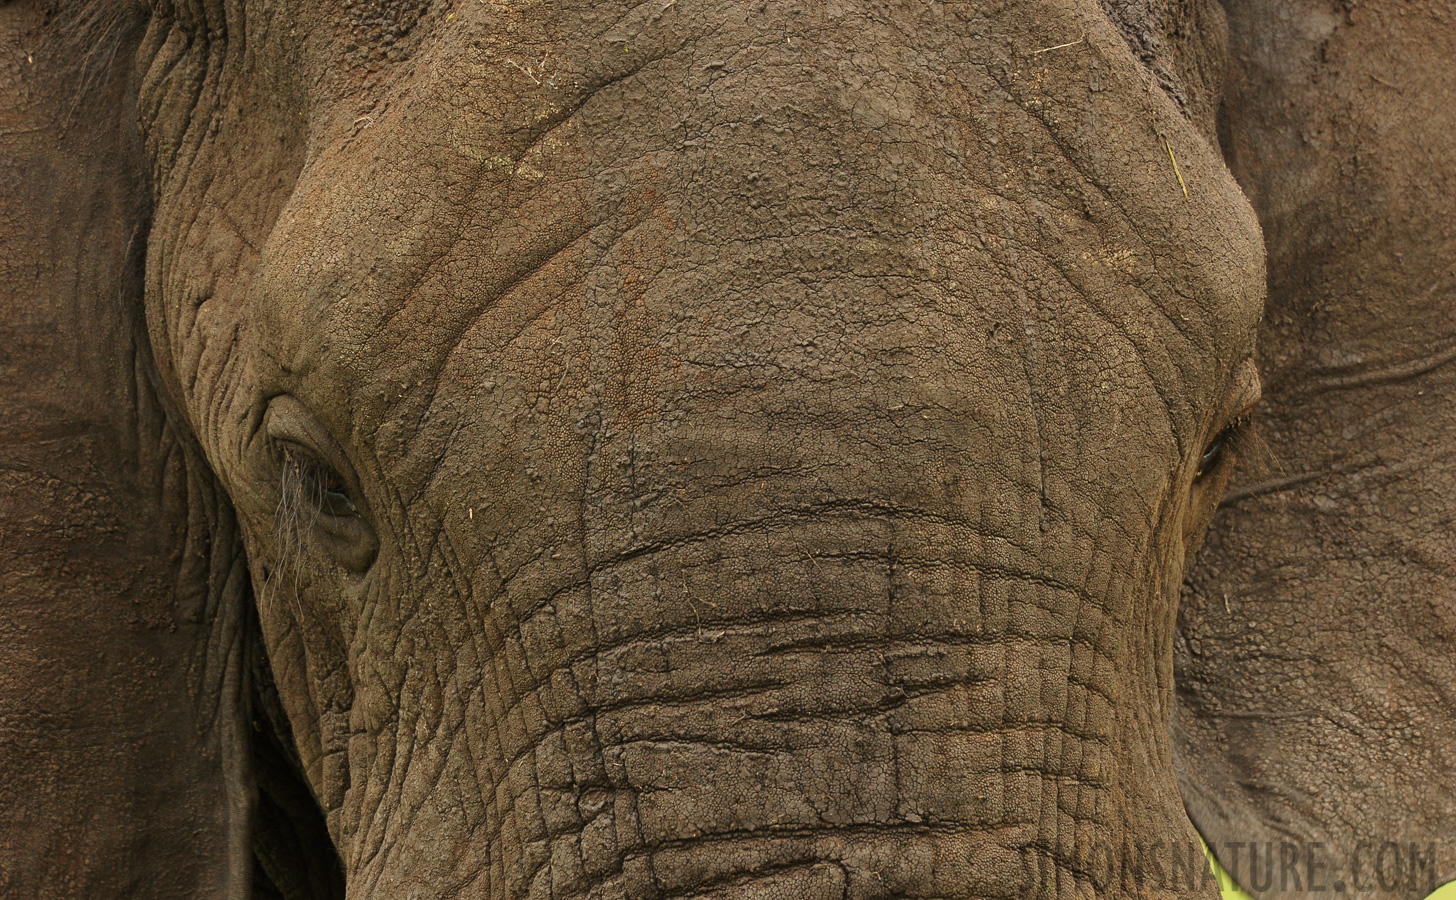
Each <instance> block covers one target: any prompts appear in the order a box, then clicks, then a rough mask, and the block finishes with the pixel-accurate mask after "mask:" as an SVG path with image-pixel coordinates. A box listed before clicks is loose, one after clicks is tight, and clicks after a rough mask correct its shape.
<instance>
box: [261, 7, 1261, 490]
mask: <svg viewBox="0 0 1456 900" xmlns="http://www.w3.org/2000/svg"><path fill="white" fill-rule="evenodd" d="M660 5H661V6H662V9H660V10H656V5H653V4H648V5H647V6H642V7H636V8H635V9H634V10H633V11H632V13H631V14H630V15H628V16H626V17H625V18H622V17H604V16H595V17H593V16H584V15H582V14H581V11H580V10H572V9H569V8H565V7H563V8H561V9H557V10H555V11H551V10H534V8H532V9H533V10H534V11H533V12H529V14H528V13H527V12H522V13H521V14H520V15H519V16H514V17H513V16H508V15H504V14H502V13H500V12H499V10H496V11H495V12H490V11H489V9H488V8H486V7H484V6H482V7H481V10H485V11H473V12H471V11H463V12H462V13H461V18H460V20H459V21H456V22H454V24H453V26H451V27H453V28H455V29H456V31H453V32H452V31H451V30H450V28H449V27H447V23H445V22H443V21H437V22H435V24H434V25H433V26H432V27H433V29H434V31H432V32H431V35H430V37H429V40H428V41H426V40H424V39H421V41H420V44H419V47H418V48H417V49H416V51H415V56H414V57H413V58H412V59H411V60H410V61H409V63H408V64H407V65H405V64H402V65H401V66H400V67H399V70H398V78H397V79H396V83H394V84H392V86H390V87H388V88H387V89H386V88H383V87H380V88H374V89H370V90H361V91H359V92H357V93H356V94H353V95H349V96H348V98H347V99H337V98H336V99H332V100H328V101H327V102H325V101H324V100H320V101H319V108H320V110H322V111H321V112H317V113H316V114H315V124H314V126H313V127H314V133H313V134H312V135H311V137H310V141H311V143H312V144H313V145H314V147H315V149H314V150H313V152H312V153H311V154H310V158H309V162H308V163H307V164H306V165H305V167H304V169H303V172H302V174H301V176H300V178H299V180H298V182H297V184H296V186H295V188H294V190H293V193H292V196H291V198H290V200H289V201H288V203H287V205H286V207H285V208H284V210H283V212H282V214H281V216H280V217H279V219H278V221H277V224H276V226H275V227H274V228H273V230H272V233H271V234H270V236H269V238H268V242H267V245H266V248H265V252H264V263H263V266H262V273H263V276H264V278H263V282H262V283H263V285H264V290H262V291H259V292H255V293H254V294H253V304H254V306H253V315H254V316H255V318H257V319H259V320H261V321H263V322H265V323H268V324H269V325H270V327H266V328H263V329H260V333H261V334H262V335H264V336H265V337H264V339H265V340H267V341H272V342H275V343H276V344H277V345H278V346H277V347H276V348H275V350H274V355H275V356H277V357H279V358H284V359H298V358H300V357H302V358H304V359H306V360H307V361H308V363H307V366H306V367H307V368H309V369H311V370H312V369H315V368H316V369H317V370H319V371H321V372H322V373H325V374H326V375H327V376H328V377H325V378H322V379H317V380H315V381H314V382H313V383H312V385H311V386H310V388H309V389H310V390H315V391H322V392H325V393H329V392H332V393H333V394H335V395H340V394H342V395H346V396H345V397H339V396H333V397H330V398H328V399H326V400H324V401H321V402H320V403H319V404H318V405H320V406H322V407H324V408H326V409H348V410H350V411H351V416H352V421H351V422H348V423H339V425H340V428H341V429H345V430H347V429H353V430H354V431H355V433H356V434H361V435H368V436H369V439H370V440H372V441H374V442H375V443H376V445H377V449H378V451H379V455H380V456H381V457H388V458H390V459H394V460H401V461H404V464H403V466H402V469H401V472H400V475H401V477H405V478H407V479H409V478H413V479H414V480H416V481H417V482H418V480H420V479H429V478H435V477H439V476H440V475H441V473H442V472H449V471H450V469H451V466H450V465H448V464H444V465H442V460H446V461H448V460H449V459H451V458H455V457H456V456H458V454H454V453H452V452H451V451H450V447H451V446H453V443H459V442H460V441H462V440H466V439H467V437H468V440H469V441H470V442H473V444H474V446H476V447H482V446H484V447H496V448H499V451H500V453H502V454H504V455H503V456H502V457H501V459H502V460H505V459H510V460H515V461H513V462H511V463H510V464H509V465H510V466H511V467H513V468H514V469H520V468H521V467H520V465H518V461H519V459H520V458H521V457H522V456H523V455H524V456H526V457H531V456H533V455H534V456H537V457H539V458H540V459H546V458H551V457H552V455H553V454H555V455H556V456H557V458H565V457H564V456H562V454H565V455H568V456H572V457H574V458H584V454H585V453H586V452H587V451H585V450H582V449H581V448H582V444H581V435H583V434H587V433H602V434H612V435H628V434H636V435H641V434H644V433H647V432H649V431H654V430H655V433H657V434H658V435H659V437H661V436H663V435H667V434H669V433H670V434H672V435H676V436H677V439H680V441H679V443H678V444H677V445H676V446H678V448H679V450H680V451H681V452H682V453H683V454H686V457H691V456H692V455H693V454H694V453H708V454H718V453H721V452H722V442H721V441H720V440H711V441H699V440H697V439H696V438H693V437H692V435H693V434H696V433H699V432H701V433H704V434H706V433H708V431H711V430H712V429H717V433H719V434H736V435H737V436H736V437H734V438H732V440H735V441H738V442H739V444H738V446H740V447H742V448H744V450H745V453H746V455H747V456H749V457H753V456H756V457H759V458H761V459H762V460H763V462H764V463H765V465H770V466H793V465H798V464H799V462H796V461H795V460H797V459H799V457H800V456H802V454H801V453H798V451H799V450H802V447H801V446H800V445H798V444H796V443H795V441H793V440H791V439H788V438H784V439H783V440H779V439H777V438H770V437H769V435H770V434H771V433H772V432H773V431H774V429H775V428H779V429H783V430H784V433H785V434H788V433H789V431H790V430H791V429H799V430H800V431H801V432H802V433H812V434H817V435H819V437H817V438H815V440H819V441H825V442H830V443H834V444H837V445H839V446H843V447H847V446H849V445H850V444H856V445H858V446H861V447H864V448H879V449H878V450H876V451H873V452H872V451H871V450H869V449H866V450H865V452H864V454H863V455H864V458H865V460H866V463H865V465H866V466H869V467H871V468H874V467H875V465H876V464H872V463H870V462H868V460H870V459H872V458H875V457H876V456H877V454H879V455H881V456H882V454H881V453H880V451H882V450H883V449H884V448H885V447H887V446H895V447H902V448H914V452H911V453H909V455H908V456H907V457H905V458H906V459H907V460H908V459H911V458H914V459H917V460H920V461H921V462H922V463H923V464H924V465H925V466H932V467H933V466H934V465H936V462H935V461H936V460H937V459H938V460H941V461H945V460H946V459H949V458H961V459H962V465H961V468H962V469H964V467H965V465H970V464H972V463H974V466H975V467H978V468H979V470H980V471H981V473H982V476H983V477H984V478H988V479H992V480H995V479H998V478H1000V479H1002V480H1003V481H1004V483H1005V484H1007V485H1014V486H1019V487H1020V488H1024V489H1027V490H1032V489H1033V487H1034V488H1035V490H1036V491H1041V492H1043V493H1044V487H1043V485H1042V484H1041V482H1042V481H1044V479H1045V477H1046V475H1045V473H1044V472H1043V471H1042V469H1043V468H1044V467H1045V460H1047V459H1051V460H1053V466H1054V467H1055V468H1056V469H1057V470H1058V472H1059V473H1060V474H1059V480H1060V482H1061V484H1062V487H1061V489H1062V490H1064V491H1066V492H1067V499H1068V502H1072V500H1073V499H1074V498H1075V497H1077V496H1080V495H1081V494H1082V493H1085V491H1084V490H1083V488H1085V486H1087V485H1093V484H1101V485H1102V486H1103V489H1104V490H1105V489H1106V488H1107V487H1109V486H1110V485H1124V486H1125V485H1126V484H1128V483H1129V473H1132V472H1138V473H1142V474H1140V475H1138V476H1137V477H1133V478H1132V479H1131V482H1132V483H1136V484H1139V485H1141V487H1142V488H1145V489H1147V491H1148V492H1149V496H1148V497H1137V496H1135V495H1136V493H1137V492H1133V493H1132V494H1128V492H1126V491H1125V490H1124V491H1122V496H1124V497H1129V496H1130V497H1132V500H1130V501H1129V502H1135V503H1136V504H1138V505H1139V506H1140V507H1146V506H1147V504H1149V503H1152V502H1154V501H1153V500H1152V499H1150V498H1151V495H1152V494H1157V493H1159V491H1158V490H1157V487H1156V484H1155V483H1154V482H1155V481H1157V480H1158V479H1166V477H1168V473H1169V472H1170V469H1171V467H1172V466H1173V465H1175V464H1176V458H1177V457H1178V456H1179V455H1180V454H1185V453H1186V452H1187V448H1186V447H1185V446H1184V444H1185V442H1186V441H1188V440H1190V439H1191V436H1192V435H1194V434H1195V433H1196V432H1197V430H1198V429H1199V428H1200V427H1201V426H1202V425H1203V424H1204V421H1203V419H1204V418H1205V417H1206V411H1207V409H1208V407H1209V406H1210V404H1211V402H1212V401H1213V399H1214V398H1215V396H1216V395H1217V394H1218V393H1219V392H1220V391H1221V390H1222V389H1223V384H1224V382H1225V380H1226V378H1227V376H1228V373H1229V371H1230V369H1231V367H1232V365H1233V363H1234V362H1236V361H1237V359H1238V358H1239V357H1241V356H1242V355H1243V354H1244V353H1246V351H1247V346H1248V344H1249V342H1250V341H1251V339H1252V333H1253V328H1254V325H1255V322H1256V320H1257V317H1258V314H1259V310H1260V307H1261V302H1262V276H1263V272H1262V262H1261V260H1262V254H1261V248H1260V241H1259V233H1258V229H1257V225H1256V224H1255V223H1254V221H1253V218H1252V216H1251V214H1250V213H1249V211H1248V208H1247V206H1246V204H1245V203H1244V201H1243V199H1242V197H1241V195H1240V194H1239V192H1238V190H1237V188H1236V187H1235V186H1234V184H1233V182H1232V181H1231V179H1230V178H1229V177H1228V175H1227V173H1226V171H1225V170H1224V168H1223V166H1222V163H1221V162H1220V161H1219V159H1218V158H1217V155H1216V153H1215V152H1214V151H1213V150H1212V149H1211V148H1209V147H1208V146H1207V145H1206V143H1205V142H1204V141H1203V140H1202V139H1201V138H1200V137H1199V136H1198V135H1197V134H1196V132H1195V130H1194V129H1193V128H1192V127H1191V126H1190V125H1189V124H1188V123H1187V122H1186V121H1185V120H1184V119H1183V118H1182V117H1181V116H1180V114H1179V113H1178V112H1177V110H1176V109H1175V108H1174V107H1173V105H1172V104H1171V103H1170V102H1169V101H1168V100H1167V99H1166V98H1165V97H1163V95H1162V94H1161V93H1159V92H1157V91H1156V90H1155V89H1153V88H1151V87H1150V84H1149V82H1148V81H1147V80H1146V79H1145V76H1144V74H1143V73H1142V71H1141V70H1140V69H1139V68H1138V66H1137V65H1136V63H1135V62H1134V61H1133V60H1132V58H1131V56H1130V55H1129V53H1128V51H1127V49H1126V47H1125V45H1124V44H1123V42H1122V40H1121V37H1120V36H1119V35H1118V34H1117V33H1116V32H1115V31H1114V30H1113V29H1112V28H1111V26H1110V25H1108V24H1107V23H1106V22H1105V21H1103V20H1102V19H1101V17H1100V14H1096V13H1095V10H1089V9H1083V8H1081V7H1079V6H1076V5H1074V4H1067V3H1046V4H1032V7H1034V8H1030V7H1028V8H1027V9H1024V10H1022V11H1021V13H1020V14H1016V15H1013V14H1011V13H1009V12H1008V11H1007V10H996V9H990V8H986V9H981V10H977V11H972V10H966V9H963V8H961V7H959V6H955V5H946V6H940V5H921V4H907V5H905V6H904V7H903V8H902V7H899V6H896V8H895V9H894V10H890V9H888V7H886V8H884V9H881V8H878V7H876V8H874V9H871V8H869V7H868V6H866V7H865V8H864V9H860V8H858V7H856V9H855V10H853V12H854V14H853V15H849V14H842V15H835V14H832V11H827V12H824V11H821V12H820V13H815V14H814V15H813V16H812V17H811V16H809V15H808V14H798V15H796V14H794V13H793V12H792V11H790V10H779V9H775V10H767V11H764V12H761V13H757V14H750V13H749V12H747V11H745V10H742V9H738V8H737V7H736V6H734V5H729V6H727V7H722V8H716V9H709V8H707V7H706V6H703V5H698V4H693V3H690V2H681V3H677V4H660ZM653 10H656V11H655V12H653ZM649 13H650V14H649ZM532 16H535V17H537V18H535V19H533V18H531V17H532ZM573 16H575V17H574V18H573ZM811 18H812V21H810V19H811ZM1062 44H1070V46H1060V45H1062ZM340 96H343V95H340ZM300 298H302V299H303V300H304V301H305V302H301V303H300V302H299V300H300ZM773 423H777V424H773ZM644 429H645V430H646V431H644ZM705 429H706V431H705ZM662 440H666V438H662ZM659 443H660V441H659ZM668 443H671V442H670V441H669V442H668ZM662 446H666V445H662ZM568 448H569V449H568ZM692 448H697V449H696V450H694V449H692ZM750 448H751V452H749V451H750ZM796 448H797V449H796ZM967 448H977V449H976V453H977V454H978V455H977V456H976V458H975V459H974V460H971V459H969V457H967V456H966V454H968V453H970V450H968V449H967ZM796 454H798V455H796ZM467 455H468V454H467ZM850 455H851V456H852V455H853V454H850ZM686 457H685V458H686ZM460 465H461V466H466V465H467V464H466V463H464V462H461V463H460ZM475 465H476V464H475V463H470V464H469V466H472V467H473V466H475ZM501 465H506V463H505V462H504V461H503V462H502V463H501ZM411 470H412V471H413V472H414V474H413V475H410V474H409V472H410V471H411ZM998 473H999V474H998ZM1109 473H1117V474H1118V475H1119V476H1120V477H1116V478H1113V479H1111V480H1110V481H1109V479H1108V475H1109ZM1149 479H1153V481H1150V480H1149Z"/></svg>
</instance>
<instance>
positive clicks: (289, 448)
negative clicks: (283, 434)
mask: <svg viewBox="0 0 1456 900" xmlns="http://www.w3.org/2000/svg"><path fill="white" fill-rule="evenodd" d="M281 450H282V457H283V459H282V463H283V465H282V473H281V475H280V477H279V488H280V491H281V494H282V497H281V500H280V503H279V512H280V514H281V518H282V521H283V524H284V525H285V530H293V531H298V532H301V531H302V528H301V527H300V526H308V525H312V524H314V523H315V522H317V521H318V519H319V517H320V516H324V515H329V516H334V517H345V516H356V515H358V514H359V509H358V507H357V506H356V505H355V503H354V501H353V500H352V499H351V498H350V497H349V489H348V486H347V485H346V484H345V483H344V479H343V477H342V476H341V475H339V473H338V472H336V471H334V470H333V468H332V467H330V466H329V465H328V464H326V463H324V462H323V461H322V460H320V459H319V458H318V457H316V456H314V455H313V454H311V453H309V452H308V451H306V450H304V449H303V448H301V447H297V446H295V445H291V444H285V445H283V446H282V448H281Z"/></svg>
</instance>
